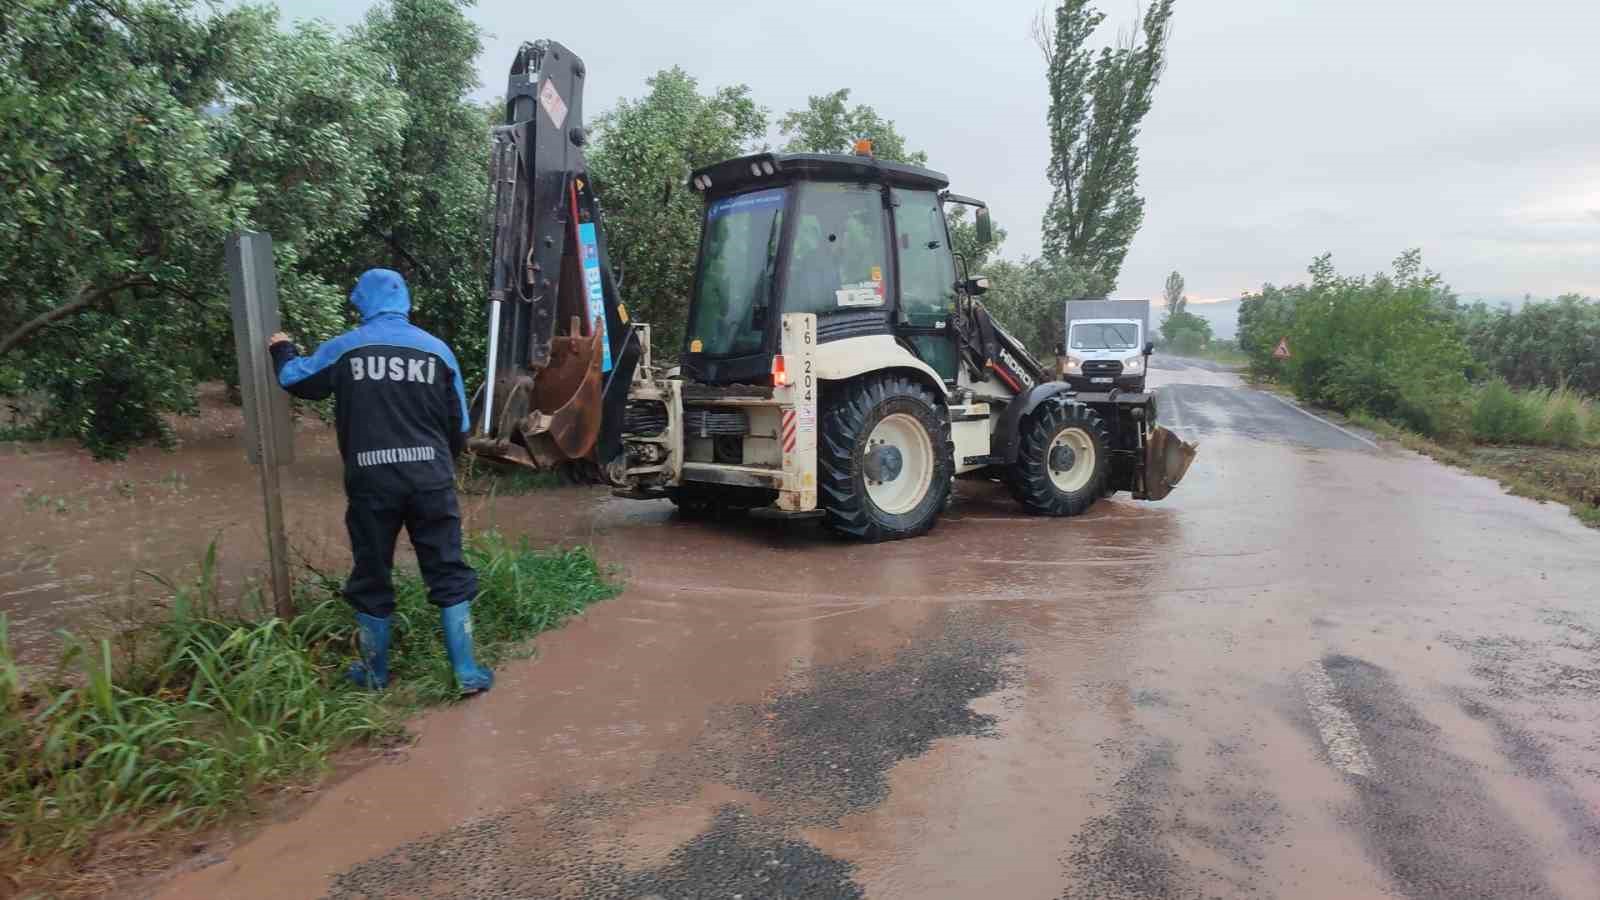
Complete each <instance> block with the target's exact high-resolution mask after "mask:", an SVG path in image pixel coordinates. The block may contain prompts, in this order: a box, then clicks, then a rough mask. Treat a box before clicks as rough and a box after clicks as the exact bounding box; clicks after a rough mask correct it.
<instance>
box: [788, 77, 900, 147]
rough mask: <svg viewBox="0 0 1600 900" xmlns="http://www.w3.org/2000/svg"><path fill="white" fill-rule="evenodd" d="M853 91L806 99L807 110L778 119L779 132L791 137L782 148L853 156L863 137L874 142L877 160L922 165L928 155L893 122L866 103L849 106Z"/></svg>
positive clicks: (838, 91)
mask: <svg viewBox="0 0 1600 900" xmlns="http://www.w3.org/2000/svg"><path fill="white" fill-rule="evenodd" d="M849 100H850V89H849V88H840V89H839V90H837V91H834V92H833V93H831V94H820V95H817V96H814V97H809V98H807V99H806V108H805V109H796V110H792V111H790V112H789V113H787V114H785V115H784V117H783V118H781V119H779V120H778V130H779V131H780V132H781V133H782V134H783V136H784V137H787V138H789V141H788V143H786V144H784V147H783V149H784V150H786V151H788V152H790V153H853V152H855V142H856V141H857V140H858V139H860V138H868V139H870V140H871V141H872V155H873V156H876V157H877V158H878V159H886V160H891V161H893V162H903V163H910V164H912V165H917V166H923V165H927V163H928V154H926V153H924V152H922V151H921V150H911V149H910V148H908V147H907V146H906V142H905V138H903V137H901V136H900V132H899V131H897V130H895V127H894V122H893V121H892V120H889V119H885V118H883V117H882V116H879V115H878V113H877V110H874V109H873V108H872V107H870V106H867V105H865V104H858V105H856V106H849V105H848V103H849Z"/></svg>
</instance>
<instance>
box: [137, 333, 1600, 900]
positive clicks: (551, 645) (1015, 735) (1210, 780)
mask: <svg viewBox="0 0 1600 900" xmlns="http://www.w3.org/2000/svg"><path fill="white" fill-rule="evenodd" d="M1158 362H1159V368H1157V369H1156V370H1155V371H1154V372H1153V374H1152V381H1153V383H1157V384H1159V385H1161V396H1162V398H1163V399H1162V405H1161V417H1162V419H1163V421H1164V422H1166V423H1167V424H1169V425H1171V426H1172V427H1174V428H1177V429H1178V430H1180V431H1181V432H1182V433H1183V434H1184V436H1185V437H1187V438H1190V439H1198V440H1199V441H1200V444H1201V446H1200V455H1199V457H1198V459H1197V460H1196V462H1195V464H1194V466H1193V468H1192V469H1191V470H1190V473H1189V475H1188V477H1187V479H1186V480H1185V482H1184V484H1183V485H1182V486H1180V488H1179V489H1178V490H1177V491H1176V492H1175V493H1174V494H1173V495H1172V496H1171V497H1170V498H1168V499H1167V500H1166V501H1164V502H1162V503H1159V504H1146V503H1139V502H1135V501H1132V500H1129V499H1127V498H1126V497H1125V496H1124V497H1119V498H1116V499H1114V500H1112V501H1110V502H1106V503H1102V504H1101V505H1100V506H1098V507H1097V508H1096V509H1095V510H1094V511H1092V512H1091V513H1090V514H1088V515H1086V516H1084V517H1081V518H1078V519H1073V520H1040V519H1033V518H1029V517H1027V516H1024V515H1022V514H1021V513H1020V512H1019V511H1018V510H1017V509H1016V508H1015V507H1014V506H1013V505H1012V503H1011V501H1010V500H1009V498H1007V497H1006V496H1005V494H1004V492H1003V491H1001V490H998V489H997V488H995V487H994V486H992V485H988V484H983V483H965V482H964V483H963V484H962V485H961V490H960V498H959V500H958V502H957V504H956V505H955V506H954V507H953V508H952V510H951V511H950V514H949V515H948V516H947V518H946V519H945V520H944V521H942V522H941V524H940V526H939V527H938V528H937V529H936V530H935V531H934V533H933V534H931V535H930V536H928V537H926V538H923V539H919V540H915V541H907V542H901V543H897V544H890V545H881V546H877V547H860V546H853V545H848V544H839V543H836V542H833V541H831V540H828V539H827V538H825V537H823V536H821V535H819V534H817V533H816V532H814V531H811V530H808V529H795V528H783V527H778V526H772V525H767V524H763V523H755V522H747V521H737V522H727V523H695V522H687V521H681V520H678V519H677V518H676V517H674V516H673V515H672V513H671V511H670V508H669V507H667V506H666V505H665V504H654V503H652V504H639V503H629V502H625V501H617V500H611V499H608V498H607V497H605V495H604V494H602V493H599V492H593V493H590V492H583V491H568V492H558V493H554V494H548V495H538V496H535V497H530V498H527V499H526V500H523V501H517V502H516V503H513V504H509V505H507V506H501V507H497V508H490V509H483V510H479V511H478V512H476V513H475V515H476V516H477V517H478V521H479V524H482V523H483V522H484V520H486V519H487V520H493V521H496V522H498V523H499V524H500V525H501V527H505V528H519V529H520V530H524V531H528V532H530V533H531V534H533V535H534V536H535V537H536V538H539V539H552V540H562V541H566V542H571V541H578V540H583V541H589V542H592V543H593V544H594V545H595V546H596V548H597V552H599V553H600V554H601V555H602V556H603V558H604V559H606V560H607V561H609V562H612V563H615V564H618V565H620V566H621V567H622V568H623V570H624V571H625V577H626V579H627V583H628V588H627V590H626V592H625V593H624V594H623V595H622V596H621V597H619V598H617V599H616V600H613V601H609V602H607V603H605V604H602V605H601V606H599V607H597V608H595V609H593V610H591V611H590V612H589V613H587V614H586V615H585V616H584V617H583V618H582V619H580V620H578V621H577V622H575V623H573V624H571V625H569V626H568V627H567V628H565V629H563V630H562V631H560V632H557V633H555V634H551V635H548V636H546V637H544V638H542V639H541V641H540V643H539V651H540V652H539V655H538V657H537V658H536V659H533V660H529V661H526V662H523V663H513V664H511V665H510V666H509V667H508V668H506V669H505V670H503V671H502V673H501V677H500V679H499V681H498V683H497V685H496V688H495V690H494V691H493V692H492V693H491V694H489V695H487V696H485V697H482V698H479V699H477V700H474V701H472V702H469V703H464V704H461V705H458V706H456V707H453V708H451V709H448V710H445V711H441V712H438V713H435V714H432V715H429V716H428V717H426V718H425V719H423V720H421V721H420V722H419V724H418V731H419V739H418V741H417V742H416V744H415V745H414V746H413V747H411V748H409V749H408V750H407V751H406V752H404V753H402V754H399V755H397V756H396V757H395V758H394V759H391V760H389V761H387V762H384V763H381V764H378V765H373V766H370V767H368V768H366V769H363V770H361V771H359V772H357V773H356V774H354V775H353V776H352V777H350V778H348V779H346V780H344V781H342V782H340V783H338V784H337V785H334V786H331V787H329V788H327V789H325V790H324V791H323V792H322V793H321V795H320V796H319V797H318V798H317V799H316V800H315V802H313V803H312V804H310V805H309V806H308V807H307V808H306V809H304V810H303V811H302V812H300V814H298V815H297V816H295V817H294V818H292V819H290V820H288V821H284V822H280V823H277V824H273V825H270V826H268V827H266V828H264V829H263V830H261V831H260V832H259V833H258V834H256V835H254V836H253V837H251V838H249V839H248V840H243V841H241V842H240V843H239V844H238V845H237V846H234V847H231V848H225V852H223V853H222V855H221V858H220V859H211V860H208V862H210V863H211V864H209V865H207V866H206V867H204V868H197V869H195V870H194V871H189V872H186V873H184V874H181V875H180V876H179V877H177V878H176V879H174V880H170V881H168V882H166V883H165V884H164V885H162V886H161V889H162V892H163V893H165V894H166V895H169V896H179V897H208V898H209V897H272V898H283V897H301V896H307V897H310V896H331V897H377V896H427V897H650V898H679V897H685V898H687V897H696V898H698V897H724V898H726V897H743V898H758V897H908V898H909V897H915V898H927V897H940V898H972V897H995V898H999V897H1038V898H1200V897H1292V898H1352V897H1410V898H1502V897H1565V898H1593V897H1597V896H1600V724H1597V723H1600V711H1597V709H1600V705H1597V701H1600V606H1597V604H1596V600H1597V594H1600V533H1596V532H1592V531H1588V530H1586V529H1584V528H1582V527H1581V526H1579V525H1578V524H1577V523H1576V522H1575V521H1573V520H1572V519H1571V518H1570V516H1569V515H1568V514H1567V512H1566V511H1565V510H1564V509H1562V508H1559V507H1548V506H1541V505H1539V504H1535V503H1533V502H1531V501H1527V500H1522V499H1518V498H1513V497H1508V496H1505V495H1504V494H1503V492H1502V491H1501V490H1500V489H1499V488H1498V486H1496V485H1495V484H1493V483H1491V482H1488V481H1486V480H1483V479H1480V478H1476V477H1472V476H1469V475H1466V474H1463V473H1460V472H1457V471H1454V470H1451V469H1447V468H1444V467H1441V466H1438V465H1435V464H1433V463H1432V462H1430V461H1427V460H1424V459H1421V458H1419V457H1416V456H1414V455H1412V454H1410V453H1407V452H1404V451H1399V450H1395V449H1391V448H1378V447H1376V446H1374V445H1372V444H1371V443H1370V440H1369V438H1368V436H1366V435H1362V434H1359V433H1357V432H1353V431H1345V430H1342V429H1340V428H1338V427H1337V426H1335V425H1333V424H1331V423H1324V422H1321V421H1319V420H1317V419H1315V418H1313V417H1311V416H1309V415H1307V414H1305V413H1304V412H1302V411H1300V410H1298V409H1297V408H1295V407H1294V406H1292V405H1291V404H1288V403H1287V402H1285V401H1282V400H1279V399H1277V398H1275V397H1272V396H1269V395H1266V394H1262V393H1258V392H1255V391H1250V390H1247V389H1245V388H1243V387H1241V386H1240V385H1239V383H1238V381H1237V379H1235V378H1234V377H1233V376H1231V375H1229V374H1228V373H1226V372H1221V371H1217V370H1216V369H1215V368H1214V367H1208V366H1202V365H1187V364H1184V363H1181V362H1177V361H1170V360H1169V361H1158ZM501 502H502V503H505V501H501Z"/></svg>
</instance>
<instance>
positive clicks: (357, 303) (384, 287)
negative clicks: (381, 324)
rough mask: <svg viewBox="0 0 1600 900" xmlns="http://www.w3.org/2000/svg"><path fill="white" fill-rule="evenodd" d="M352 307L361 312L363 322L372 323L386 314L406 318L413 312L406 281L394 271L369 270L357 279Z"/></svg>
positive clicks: (352, 293) (351, 302) (352, 294)
mask: <svg viewBox="0 0 1600 900" xmlns="http://www.w3.org/2000/svg"><path fill="white" fill-rule="evenodd" d="M350 305H352V306H354V307H355V308H356V309H357V310H359V311H360V312H361V321H363V322H370V321H372V320H373V319H374V318H376V317H378V316H381V315H385V314H391V313H392V314H396V315H401V316H405V315H407V314H409V313H410V312H411V292H410V291H409V290H407V289H406V280H405V278H403V277H401V275H400V273H399V272H396V271H394V270H393V269H368V270H366V271H365V272H362V273H361V277H360V278H358V279H356V289H355V290H353V291H351V292H350Z"/></svg>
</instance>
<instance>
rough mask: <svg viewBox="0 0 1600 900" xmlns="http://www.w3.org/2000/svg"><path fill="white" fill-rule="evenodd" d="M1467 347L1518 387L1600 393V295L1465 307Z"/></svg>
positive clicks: (1479, 359)
mask: <svg viewBox="0 0 1600 900" xmlns="http://www.w3.org/2000/svg"><path fill="white" fill-rule="evenodd" d="M1461 318H1462V322H1463V326H1464V328H1465V331H1466V340H1467V346H1468V347H1469V348H1471V350H1472V355H1473V358H1474V359H1475V360H1476V361H1477V362H1478V363H1479V364H1480V365H1481V366H1482V367H1483V368H1484V369H1485V370H1487V372H1489V373H1490V374H1493V375H1495V376H1497V377H1499V378H1502V379H1504V380H1505V381H1506V382H1507V383H1509V384H1511V385H1512V386H1514V387H1520V388H1532V387H1546V388H1561V387H1571V388H1573V389H1575V390H1578V391H1580V392H1582V393H1585V394H1588V395H1590V396H1600V300H1595V299H1592V298H1588V297H1580V296H1578V295H1576V294H1567V295H1565V296H1562V297H1558V298H1556V299H1554V300H1538V301H1530V302H1528V303H1526V304H1524V305H1523V307H1522V308H1521V309H1520V310H1518V311H1516V312H1511V311H1509V310H1505V309H1501V310H1490V309H1489V308H1488V307H1487V306H1485V305H1484V304H1482V303H1478V304H1474V305H1473V306H1470V307H1467V308H1464V309H1462V310H1461Z"/></svg>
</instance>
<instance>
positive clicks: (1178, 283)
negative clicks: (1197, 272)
mask: <svg viewBox="0 0 1600 900" xmlns="http://www.w3.org/2000/svg"><path fill="white" fill-rule="evenodd" d="M1163 295H1164V296H1165V297H1166V301H1167V313H1166V317H1167V318H1168V319H1170V318H1172V317H1173V316H1175V315H1177V314H1178V313H1181V312H1183V311H1184V307H1186V306H1188V305H1189V298H1187V297H1185V296H1184V295H1183V276H1182V275H1180V274H1178V270H1176V269H1174V270H1172V274H1171V275H1168V276H1167V286H1166V288H1165V290H1164V291H1163Z"/></svg>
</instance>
